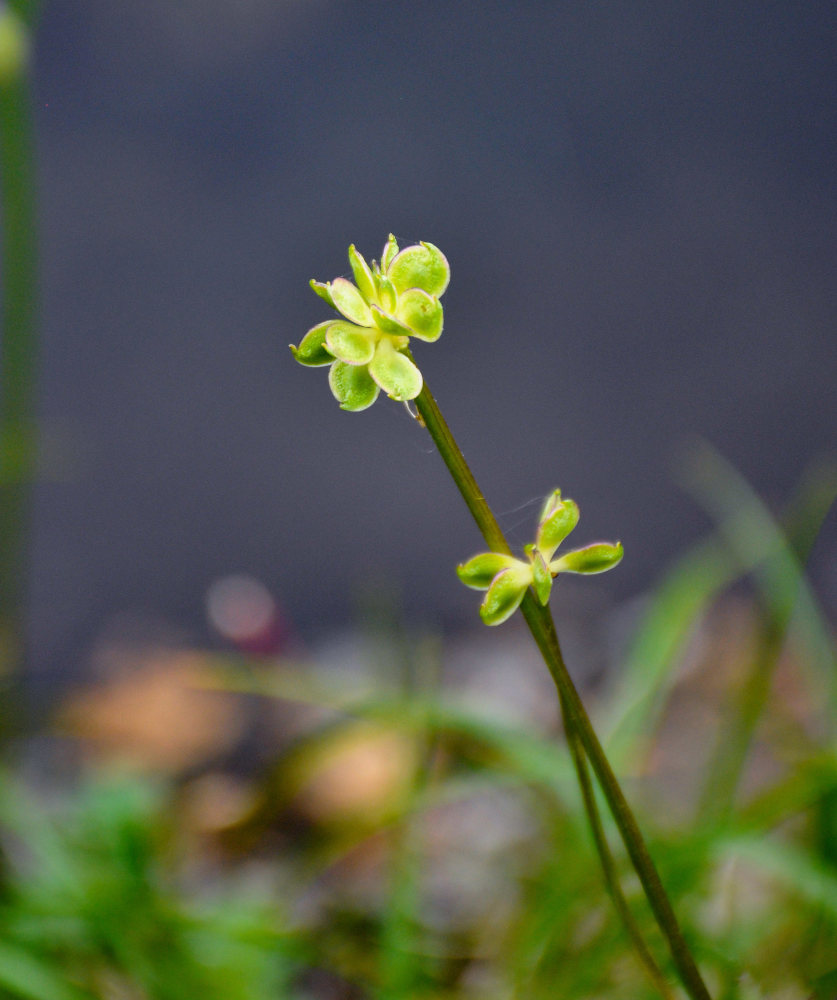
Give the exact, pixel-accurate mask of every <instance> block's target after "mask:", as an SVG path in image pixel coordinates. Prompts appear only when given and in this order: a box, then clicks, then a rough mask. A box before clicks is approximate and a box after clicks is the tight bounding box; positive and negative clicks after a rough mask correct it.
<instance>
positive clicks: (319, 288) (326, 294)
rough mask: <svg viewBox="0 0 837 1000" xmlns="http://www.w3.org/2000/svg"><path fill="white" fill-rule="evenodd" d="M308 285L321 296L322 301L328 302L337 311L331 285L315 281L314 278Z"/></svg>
mask: <svg viewBox="0 0 837 1000" xmlns="http://www.w3.org/2000/svg"><path fill="white" fill-rule="evenodd" d="M308 284H309V285H310V286H311V288H312V289H313V290H314V291H315V292H316V293H317V295H319V296H320V298H321V299H324V300H325V301H326V302H328V304H329V305H330V306H331V307H332V309H336V308H337V307H336V306H335V305H334V299H333V298H332V297H331V286H330V285H328V284H327V283H326V282H324V281H315V280H314V278H312V279H311V280H310V281H309V282H308Z"/></svg>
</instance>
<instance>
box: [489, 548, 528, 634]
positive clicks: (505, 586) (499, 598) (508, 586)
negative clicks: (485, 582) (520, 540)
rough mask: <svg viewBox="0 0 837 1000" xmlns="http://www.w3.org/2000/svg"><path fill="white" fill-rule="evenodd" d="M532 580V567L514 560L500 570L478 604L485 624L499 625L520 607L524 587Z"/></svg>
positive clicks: (524, 590)
mask: <svg viewBox="0 0 837 1000" xmlns="http://www.w3.org/2000/svg"><path fill="white" fill-rule="evenodd" d="M531 582H532V567H531V566H526V565H525V564H524V563H522V562H519V561H517V560H515V563H514V565H513V566H509V568H508V569H504V570H501V572H499V573H498V574H497V576H495V577H494V579H493V580H492V581H491V586H490V587H489V588H488V592H487V593H486V595H485V599H484V600H483V602H482V604H481V605H480V618H482V620H483V622H484V623H485V624H486V625H501V624H502V623H503V622H504V621H506V620H507V619H509V618H511V616H512V615H513V614H514V613H515V611H517V609H518V608H519V607H520V602H521V601H522V600H523V595H524V594H525V593H526V588H527V587H528V586H529V584H530V583H531Z"/></svg>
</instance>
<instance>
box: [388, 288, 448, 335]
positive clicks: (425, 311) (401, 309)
mask: <svg viewBox="0 0 837 1000" xmlns="http://www.w3.org/2000/svg"><path fill="white" fill-rule="evenodd" d="M395 315H396V317H397V318H398V319H399V320H400V321H401V322H402V323H404V324H405V325H406V326H407V327H408V328H409V331H410V333H412V335H413V336H414V337H418V338H419V339H420V340H426V341H428V342H430V343H432V342H433V341H434V340H438V339H439V337H441V335H442V323H443V310H442V304H441V302H439V300H438V299H437V298H436V296H435V295H428V294H427V292H424V291H422V290H421V289H420V288H408V289H407V291H406V292H402V293H401V294H400V295H399V296H398V305H397V307H396V310H395Z"/></svg>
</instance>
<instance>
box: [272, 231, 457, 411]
mask: <svg viewBox="0 0 837 1000" xmlns="http://www.w3.org/2000/svg"><path fill="white" fill-rule="evenodd" d="M349 264H350V265H351V268H352V274H353V276H354V279H355V283H354V284H352V282H351V281H348V280H347V279H346V278H335V280H334V281H330V282H325V283H324V282H320V281H313V280H312V282H311V287H312V288H313V289H314V291H315V292H316V293H317V295H319V296H320V298H322V299H325V301H326V302H328V304H329V305H330V306H332V307H333V308H334V309H336V310H337V311H338V312H339V313H340V314H341V316H342V317H343V318H342V319H336V320H334V319H332V320H327V321H326V322H325V323H318V324H317V325H316V326H314V327H312V328H311V329H310V330H309V331H308V333H306V334H305V336H304V337H303V338H302V340H301V341H300V344H299V347H295V346H294V345H293V344H291V351H292V352H293V356H294V357H295V358H296V360H297V361H298V362H299V363H300V364H302V365H309V366H312V367H314V366H319V365H330V366H331V367H330V369H329V374H328V381H329V385H330V386H331V391H332V393H333V394H334V397H335V398H336V399H337V401H338V402H339V403H340V406H341V407H342V408H343V409H344V410H352V411H358V410H365V409H366V408H367V407H368V406H371V405H372V404H373V403H374V402H375V400H376V399H377V398H378V393H379V392H380V390H381V389H383V390H384V392H385V393H386V394H387V395H388V396H389V397H390V399H396V400H408V399H415V398H416V396H418V394H419V393H420V392H421V387H422V384H423V381H422V377H421V372H420V371H419V370H418V368H417V367H416V366H415V365H414V364H413V362H412V360H411V359H410V358H409V357H408V356H407V354H406V353H405V352H406V351H407V349H408V346H409V341H410V337H417V338H418V339H419V340H426V341H429V342H432V341H434V340H438V339H439V337H440V336H441V333H442V319H443V315H442V305H441V303H440V302H439V296H440V295H441V294H442V293H443V292H444V290H445V289H446V288H447V287H448V282H449V280H450V268H449V266H448V262H447V260H446V258H445V255H444V254H443V253H442V251H441V250H439V249H438V248H437V247H434V246H433V244H432V243H419V244H415V245H414V246H409V247H405V248H404V249H403V250H399V249H398V244H397V243H396V241H395V237H394V236H392V235H391V234H390V237H389V239H388V240H387V242H386V246H385V247H384V250H383V253H382V255H381V263H380V266H379V265H378V264H377V262H376V261H374V260H373V261H372V263H371V265H369V264H367V263H366V261H365V260H364V259H363V257H362V256H361V255H360V254H359V253H358V251H357V250H356V249H355V247H354V246H350V247H349Z"/></svg>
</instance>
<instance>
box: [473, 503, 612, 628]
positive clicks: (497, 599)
mask: <svg viewBox="0 0 837 1000" xmlns="http://www.w3.org/2000/svg"><path fill="white" fill-rule="evenodd" d="M578 519H579V511H578V505H577V504H576V503H575V501H573V500H562V499H561V491H560V490H554V491H553V492H552V493H550V495H549V496H548V497H547V498H546V500H545V502H544V505H543V508H542V509H541V515H540V518H539V519H538V530H537V534H536V536H535V541H534V542H532V543H531V544H529V545H526V546H524V549H523V551H524V553H525V555H526V559H525V560H524V559H516V558H515V557H514V556H510V555H506V554H505V553H502V552H483V553H481V554H480V555H478V556H474V557H473V559H469V560H468V562H466V563H464V564H463V565H461V566H458V567H457V569H456V572H457V573H458V575H459V579H460V580H461V581H462V582H463V583H464V584H465V586H466V587H471V588H472V589H474V590H485V591H486V592H487V593H486V595H485V598H484V599H483V602H482V605H481V606H480V617H481V618H482V620H483V622H485V624H486V625H500V624H501V623H502V622H504V621H506V619H507V618H510V617H511V616H512V615H513V614H514V612H515V611H516V610H517V608H518V607H519V606H520V602H521V601H522V600H523V595H524V594H525V593H526V589H527V587H532V588H533V590H534V591H535V594H536V595H537V598H538V600H539V601H540V603H541V604H544V605H545V604H546V603H547V601H548V600H549V595H550V593H551V591H552V581H553V579H554V577H556V576H557V575H558V574H559V573H604V572H605V570H608V569H612V568H613V567H614V566H616V565H617V563H619V562H620V561H621V559H622V555H623V549H622V544H621V542H616V543H615V544H611V543H609V542H596V543H594V544H592V545H587V546H585V547H584V548H583V549H575V550H574V551H572V552H568V553H566V555H563V556H560V557H559V558H558V559H553V558H552V557H553V556H554V555H555V551H556V549H557V548H558V546H559V545H560V544H561V542H563V541H564V539H565V538H566V537H567V535H569V533H570V532H571V531H572V530H573V528H575V526H576V525H577V524H578Z"/></svg>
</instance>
